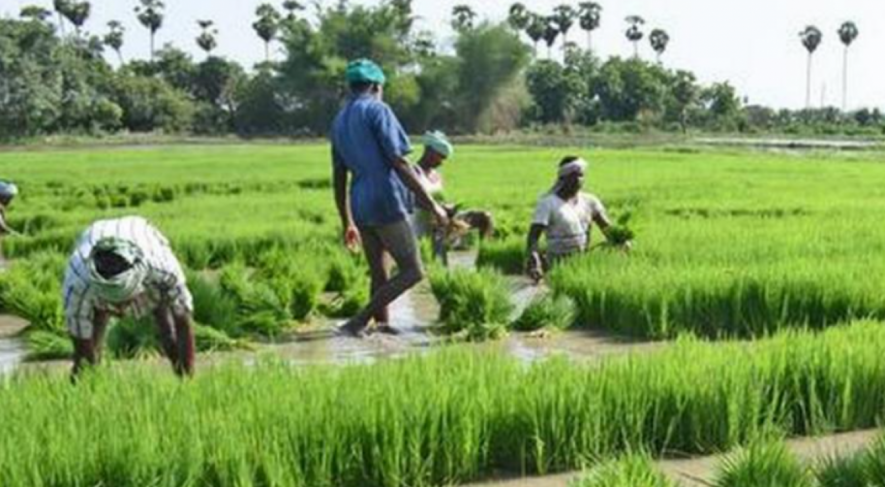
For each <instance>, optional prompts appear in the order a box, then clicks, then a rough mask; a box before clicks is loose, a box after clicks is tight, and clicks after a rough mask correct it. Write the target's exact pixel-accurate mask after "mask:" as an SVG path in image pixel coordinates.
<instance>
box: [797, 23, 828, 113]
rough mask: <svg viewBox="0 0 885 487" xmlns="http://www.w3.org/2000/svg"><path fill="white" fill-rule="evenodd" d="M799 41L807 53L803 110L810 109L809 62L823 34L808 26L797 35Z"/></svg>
mask: <svg viewBox="0 0 885 487" xmlns="http://www.w3.org/2000/svg"><path fill="white" fill-rule="evenodd" d="M799 39H800V40H801V41H802V45H803V46H804V47H805V50H806V51H808V72H807V75H806V84H805V108H811V60H812V57H813V56H814V52H815V51H816V50H817V48H818V46H820V43H821V40H823V32H821V30H820V29H818V28H817V27H815V26H813V25H809V26H807V27H805V29H803V30H802V32H800V33H799Z"/></svg>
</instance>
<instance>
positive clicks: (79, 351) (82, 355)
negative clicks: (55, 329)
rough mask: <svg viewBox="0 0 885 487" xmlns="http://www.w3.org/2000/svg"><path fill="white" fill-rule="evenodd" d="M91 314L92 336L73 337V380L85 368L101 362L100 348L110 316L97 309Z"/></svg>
mask: <svg viewBox="0 0 885 487" xmlns="http://www.w3.org/2000/svg"><path fill="white" fill-rule="evenodd" d="M92 313H93V314H92V316H93V318H92V336H91V337H90V338H80V337H73V341H74V369H73V370H72V371H71V375H72V376H73V377H75V378H76V377H77V376H78V375H79V374H80V372H82V371H83V369H84V368H85V367H87V366H93V365H96V364H98V363H99V362H100V361H101V348H102V343H103V342H104V334H105V330H106V329H107V325H108V321H109V320H110V315H108V313H106V312H104V311H100V310H97V309H95V310H93V312H92Z"/></svg>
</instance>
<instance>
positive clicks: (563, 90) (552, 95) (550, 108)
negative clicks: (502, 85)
mask: <svg viewBox="0 0 885 487" xmlns="http://www.w3.org/2000/svg"><path fill="white" fill-rule="evenodd" d="M526 85H527V87H528V90H529V93H530V94H531V96H532V102H533V103H532V108H531V109H532V113H531V117H532V119H533V120H536V121H538V122H541V123H562V122H567V121H570V120H571V119H572V117H573V115H574V111H575V109H576V107H577V104H578V102H579V100H580V97H581V94H582V88H583V87H584V84H583V80H582V79H581V78H580V77H579V76H577V74H576V73H574V72H572V71H569V70H568V69H566V68H565V67H564V66H563V65H561V64H560V63H557V62H556V61H551V60H543V61H538V62H536V63H534V64H533V65H532V66H531V67H530V68H529V70H528V72H527V73H526Z"/></svg>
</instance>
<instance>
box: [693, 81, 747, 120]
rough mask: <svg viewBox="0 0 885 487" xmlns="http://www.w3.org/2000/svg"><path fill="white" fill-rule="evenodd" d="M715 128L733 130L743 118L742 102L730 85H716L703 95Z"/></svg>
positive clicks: (706, 90) (702, 97) (703, 100)
mask: <svg viewBox="0 0 885 487" xmlns="http://www.w3.org/2000/svg"><path fill="white" fill-rule="evenodd" d="M701 101H702V102H703V103H704V105H705V106H706V107H707V110H708V111H709V112H710V115H711V116H712V119H713V123H714V124H715V126H716V127H715V128H726V129H733V128H735V127H736V126H737V124H738V123H739V121H740V118H741V113H742V112H741V100H740V98H739V97H738V96H737V91H736V90H735V89H734V87H733V86H731V85H730V84H729V83H727V82H725V83H714V84H713V85H711V86H710V87H709V88H707V89H705V90H704V91H703V93H702V94H701Z"/></svg>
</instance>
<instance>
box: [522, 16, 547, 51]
mask: <svg viewBox="0 0 885 487" xmlns="http://www.w3.org/2000/svg"><path fill="white" fill-rule="evenodd" d="M546 31H547V19H546V18H545V17H544V16H543V15H538V14H536V13H530V14H529V22H528V24H527V25H526V28H525V33H526V35H528V36H529V39H531V40H532V44H533V48H532V54H533V55H534V56H535V57H537V56H538V43H539V42H541V39H543V38H544V33H545V32H546Z"/></svg>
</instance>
